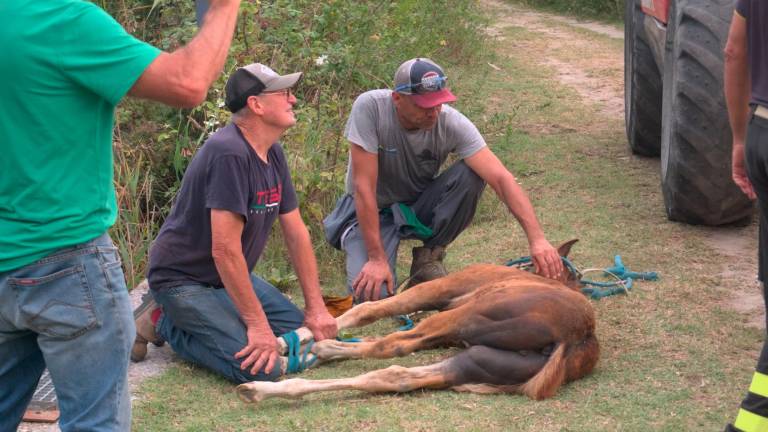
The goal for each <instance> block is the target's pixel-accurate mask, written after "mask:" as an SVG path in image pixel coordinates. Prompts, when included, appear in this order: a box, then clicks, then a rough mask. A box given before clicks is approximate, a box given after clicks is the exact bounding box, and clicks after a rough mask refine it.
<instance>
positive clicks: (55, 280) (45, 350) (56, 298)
mask: <svg viewBox="0 0 768 432" xmlns="http://www.w3.org/2000/svg"><path fill="white" fill-rule="evenodd" d="M135 335H136V330H135V328H134V323H133V314H132V312H131V302H130V298H129V297H128V290H127V289H126V286H125V278H124V277H123V271H122V269H121V267H120V258H119V255H118V252H117V248H115V246H114V245H113V244H112V240H111V239H110V238H109V236H108V235H107V234H104V235H102V236H100V237H98V238H96V239H94V240H91V241H89V242H86V243H83V244H80V245H77V246H74V247H69V248H65V249H62V250H59V251H57V252H55V253H53V254H51V255H49V256H47V257H45V258H43V259H40V260H38V261H37V262H34V263H32V264H29V265H27V266H24V267H22V268H19V269H16V270H11V271H8V272H4V273H0V432H5V431H13V430H16V428H17V427H18V425H19V423H20V422H21V418H22V416H23V415H24V411H25V409H26V407H27V405H28V404H29V401H30V400H31V399H32V395H33V394H34V391H35V388H36V386H37V382H38V381H39V380H40V375H41V374H42V373H43V370H44V369H45V367H46V366H47V367H48V370H49V371H50V373H51V379H52V380H53V385H54V387H55V388H56V396H57V398H58V400H59V410H60V412H61V418H60V420H59V426H60V427H61V430H62V431H69V430H77V431H114V430H126V431H127V430H129V428H130V423H131V403H130V398H129V394H128V381H127V372H128V357H129V354H130V351H131V346H132V344H133V340H134V338H135Z"/></svg>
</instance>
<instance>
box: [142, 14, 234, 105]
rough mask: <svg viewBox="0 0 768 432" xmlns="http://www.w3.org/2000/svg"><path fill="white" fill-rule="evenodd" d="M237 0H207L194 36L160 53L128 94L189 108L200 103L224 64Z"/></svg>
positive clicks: (230, 38)
mask: <svg viewBox="0 0 768 432" xmlns="http://www.w3.org/2000/svg"><path fill="white" fill-rule="evenodd" d="M240 1H241V0H210V8H209V9H208V12H207V13H206V15H205V22H204V24H203V27H202V28H201V29H200V31H199V32H198V33H197V35H196V36H195V37H194V38H193V39H192V40H191V41H190V42H189V43H188V44H187V45H185V46H183V47H181V48H179V49H177V50H176V51H174V52H172V53H161V54H160V55H159V56H158V57H157V58H156V59H155V60H154V61H153V62H152V63H150V65H149V66H148V67H147V69H145V70H144V73H143V74H142V75H141V77H139V79H138V80H137V81H136V83H135V84H134V85H133V87H132V88H131V90H130V91H129V92H128V94H129V95H131V96H134V97H138V98H143V99H151V100H155V101H158V102H162V103H164V104H167V105H171V106H175V107H184V108H191V107H194V106H197V105H199V104H200V103H202V102H203V101H204V100H205V97H206V95H207V94H208V89H209V88H210V86H211V84H213V82H214V81H215V80H216V78H217V77H218V76H219V74H220V73H221V71H222V69H223V67H224V60H226V58H227V53H228V52H229V46H230V44H231V43H232V34H233V32H234V28H235V23H236V22H237V11H238V9H239V7H240Z"/></svg>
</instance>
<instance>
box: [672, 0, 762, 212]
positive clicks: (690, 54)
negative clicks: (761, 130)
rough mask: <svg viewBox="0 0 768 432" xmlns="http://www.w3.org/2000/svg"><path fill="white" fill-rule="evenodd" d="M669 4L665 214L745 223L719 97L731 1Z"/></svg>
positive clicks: (745, 207)
mask: <svg viewBox="0 0 768 432" xmlns="http://www.w3.org/2000/svg"><path fill="white" fill-rule="evenodd" d="M672 3H673V6H672V8H671V11H670V14H669V17H670V19H669V23H668V26H667V41H666V47H665V52H664V56H665V57H664V91H663V108H662V133H661V188H662V191H663V193H664V205H665V207H666V209H667V216H668V217H669V219H670V220H673V221H678V222H685V223H689V224H697V225H699V224H702V225H722V224H728V223H733V222H739V221H742V222H743V220H744V219H748V218H749V217H750V216H751V214H752V212H753V205H752V203H751V202H750V201H749V200H748V199H747V198H746V196H745V195H744V194H743V193H742V192H741V191H740V190H739V188H738V187H737V186H736V185H735V184H734V183H733V181H732V180H731V130H730V127H729V125H728V112H727V109H726V105H725V96H724V93H723V48H724V46H725V41H726V39H727V36H728V27H729V25H730V21H731V16H732V14H733V1H732V0H677V1H675V2H672Z"/></svg>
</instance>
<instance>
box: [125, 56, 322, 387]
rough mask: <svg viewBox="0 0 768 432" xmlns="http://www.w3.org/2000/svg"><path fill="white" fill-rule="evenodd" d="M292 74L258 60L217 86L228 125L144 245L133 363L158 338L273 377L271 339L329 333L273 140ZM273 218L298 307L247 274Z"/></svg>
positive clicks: (284, 114) (226, 365)
mask: <svg viewBox="0 0 768 432" xmlns="http://www.w3.org/2000/svg"><path fill="white" fill-rule="evenodd" d="M300 78H301V73H294V74H289V75H284V76H281V75H278V74H277V73H275V72H274V71H273V70H272V69H270V68H269V67H267V66H264V65H262V64H258V63H256V64H251V65H248V66H245V67H243V68H239V69H237V70H236V71H235V72H234V73H233V74H232V76H230V78H229V80H228V81H227V84H226V89H225V90H226V99H225V103H226V106H227V108H229V110H230V111H231V112H232V113H233V114H232V122H231V123H230V124H228V125H227V126H225V127H224V128H222V129H220V130H219V131H217V132H216V133H214V134H213V135H211V137H210V138H209V139H208V140H207V141H206V142H205V144H204V145H203V146H202V147H201V148H200V150H199V151H198V152H197V154H196V155H195V157H194V158H193V159H192V162H191V163H190V165H189V167H188V168H187V171H186V173H185V174H184V179H183V180H182V185H181V189H179V192H178V195H177V196H176V201H175V203H174V206H173V209H172V210H171V213H170V214H169V215H168V218H167V219H166V220H165V223H164V224H163V226H162V228H161V229H160V233H159V234H158V236H157V239H156V240H155V241H154V243H153V244H152V248H151V250H150V257H149V275H148V279H149V285H150V288H151V291H150V292H151V295H149V296H147V297H146V298H145V301H144V302H143V304H142V305H141V306H140V307H139V309H137V312H136V317H137V318H136V331H137V338H136V343H135V344H134V347H133V350H132V352H131V358H132V359H133V360H134V361H141V360H143V358H144V356H145V355H146V345H147V343H148V342H153V343H155V344H159V343H162V341H167V342H168V343H170V345H171V347H172V348H173V349H174V351H175V352H176V353H177V354H178V355H179V356H180V357H182V358H183V359H185V360H188V361H191V362H193V363H196V364H199V365H201V366H203V367H206V368H208V369H210V370H213V371H214V372H217V373H219V374H221V375H222V376H224V377H225V378H227V379H229V380H230V381H233V382H236V383H242V382H247V381H254V380H275V379H277V378H278V377H279V376H280V375H281V372H282V371H284V370H285V366H286V365H285V364H281V361H280V358H279V355H278V351H277V347H278V342H277V339H276V337H277V336H280V335H282V334H284V333H287V332H290V331H293V330H295V329H297V328H298V327H300V326H302V324H304V325H306V326H307V327H308V328H309V329H310V330H311V331H312V333H313V335H314V337H315V339H316V340H322V339H326V338H332V337H335V336H336V322H335V320H334V319H333V317H331V315H330V314H329V313H328V311H327V310H326V309H325V305H324V304H323V300H322V297H321V292H320V283H319V280H318V274H317V263H316V261H315V255H314V253H313V251H312V245H311V242H310V237H309V232H308V231H307V228H306V226H305V225H304V222H303V221H302V219H301V215H300V214H299V209H298V205H297V202H296V193H295V191H294V189H293V184H292V183H291V176H290V172H289V171H288V165H287V164H286V159H285V155H284V153H283V149H282V147H281V146H280V144H278V143H277V140H278V139H279V138H280V136H281V135H282V134H283V132H285V131H286V130H287V129H288V128H290V127H291V126H293V125H294V124H295V123H296V118H295V116H294V113H293V106H294V104H295V103H296V97H295V96H294V95H293V94H292V93H291V89H292V88H293V86H294V85H296V83H297V82H298V81H299V79H300ZM275 219H279V220H280V226H281V228H282V232H283V238H284V239H285V242H286V246H287V248H288V252H289V254H290V256H291V261H292V263H293V266H294V268H295V270H296V274H297V275H298V278H299V283H300V284H301V287H302V290H303V291H304V299H305V303H306V308H305V311H304V312H303V313H302V311H300V310H299V309H298V308H297V307H296V306H295V305H294V304H293V303H291V302H290V301H289V300H288V299H287V298H286V297H284V296H283V295H282V294H281V293H280V292H279V291H278V290H277V289H276V288H275V287H273V286H271V285H270V284H269V283H267V282H266V281H264V280H263V279H261V278H259V277H257V276H255V275H252V274H251V273H250V272H251V269H253V267H254V266H255V264H256V261H257V260H258V258H259V255H261V253H262V251H263V250H264V246H265V244H266V242H267V239H268V237H269V232H270V229H271V227H272V224H273V222H274V220H275ZM153 298H154V300H153ZM155 301H156V302H157V303H155ZM158 304H159V306H158Z"/></svg>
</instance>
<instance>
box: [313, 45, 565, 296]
mask: <svg viewBox="0 0 768 432" xmlns="http://www.w3.org/2000/svg"><path fill="white" fill-rule="evenodd" d="M446 82H447V77H446V76H445V73H444V72H443V69H442V68H440V66H438V65H437V64H435V63H434V62H433V61H431V60H429V59H425V58H415V59H411V60H408V61H406V62H405V63H403V64H402V65H400V67H399V68H398V69H397V72H396V73H395V87H394V90H372V91H368V92H366V93H363V94H362V95H360V96H359V97H358V98H357V100H356V101H355V103H354V104H353V105H352V112H351V113H350V115H349V120H348V122H347V126H346V129H345V132H344V134H345V137H346V138H347V140H348V141H349V142H350V158H349V166H348V169H347V180H346V194H345V195H344V196H343V197H342V198H341V199H340V200H339V201H338V203H337V205H336V208H335V209H334V210H333V212H332V213H331V214H330V215H329V216H328V217H327V218H326V219H325V221H324V224H325V230H326V237H327V239H328V241H329V242H330V243H331V244H332V245H333V246H335V247H336V248H338V249H342V250H344V251H345V252H346V253H347V285H348V289H349V291H350V292H351V293H353V294H354V297H355V301H356V302H362V301H368V300H376V299H379V298H383V297H386V296H387V295H392V294H393V291H394V287H393V285H394V280H395V278H394V276H393V274H394V269H395V260H396V258H397V249H398V246H399V244H400V240H401V239H403V238H410V239H419V240H422V241H423V242H424V246H423V247H416V248H414V249H413V261H412V263H411V272H410V273H411V274H410V282H409V286H411V285H414V284H416V283H420V282H425V281H428V280H432V279H436V278H438V277H441V276H444V275H445V274H446V270H445V267H444V266H443V263H442V260H443V258H444V256H445V247H446V246H447V245H448V244H450V243H451V242H452V241H453V240H454V239H456V237H458V235H459V234H460V233H461V232H462V231H463V230H464V229H465V228H466V227H467V226H468V225H469V223H470V222H471V221H472V218H473V216H474V214H475V209H476V208H477V203H478V200H479V199H480V195H481V194H482V191H483V189H484V188H485V184H486V183H488V184H490V185H491V187H492V188H493V190H494V191H495V192H496V193H497V195H498V196H499V198H500V199H501V200H502V201H503V202H504V203H505V204H506V206H507V208H508V209H509V211H510V212H511V213H512V214H513V215H514V216H515V217H516V218H517V220H518V221H519V222H520V225H521V226H522V227H523V230H524V231H525V234H526V235H527V237H528V243H529V247H530V251H531V256H532V257H533V262H534V265H535V266H536V271H537V272H538V273H539V274H541V275H543V276H546V277H551V278H556V277H558V276H559V274H560V273H561V272H562V271H563V267H562V263H561V262H560V257H559V256H558V254H557V251H556V250H555V248H553V247H552V245H551V244H550V243H549V242H548V241H547V239H546V238H545V236H544V232H543V231H542V229H541V227H540V225H539V222H538V220H537V219H536V215H535V213H534V211H533V207H532V206H531V203H530V201H529V200H528V197H527V196H526V194H525V192H524V191H523V190H522V189H521V188H520V186H519V185H518V184H517V181H516V180H515V178H514V176H513V175H512V174H511V173H510V172H509V171H508V170H507V169H506V168H505V167H504V166H503V165H502V164H501V162H500V161H499V159H498V158H497V157H496V156H495V155H494V154H493V153H492V152H491V151H490V150H489V149H488V147H487V146H486V144H485V141H484V140H483V137H482V136H481V135H480V133H479V132H478V130H477V128H476V127H475V125H474V124H472V122H471V121H469V120H468V119H467V118H466V117H464V115H462V114H461V113H460V112H458V111H457V110H455V109H454V108H452V107H450V106H448V105H444V104H447V103H450V102H454V101H455V100H456V97H455V96H454V95H453V93H451V91H450V90H449V89H448V88H447V85H446ZM449 154H455V155H457V156H458V157H459V158H460V159H461V160H460V161H458V162H456V163H455V164H453V166H451V167H450V168H448V169H447V170H445V171H444V172H443V173H441V174H440V175H438V172H439V170H440V166H441V165H442V164H443V162H445V160H446V159H447V158H448V155H449Z"/></svg>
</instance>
